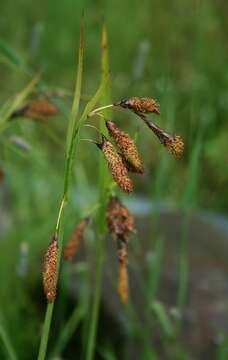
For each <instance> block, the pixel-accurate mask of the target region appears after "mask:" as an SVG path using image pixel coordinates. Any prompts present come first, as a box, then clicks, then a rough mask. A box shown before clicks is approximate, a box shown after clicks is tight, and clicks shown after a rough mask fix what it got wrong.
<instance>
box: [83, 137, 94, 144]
mask: <svg viewBox="0 0 228 360" xmlns="http://www.w3.org/2000/svg"><path fill="white" fill-rule="evenodd" d="M80 141H88V142H91V143H93V144H95V141H94V140H92V139H84V138H81V139H80Z"/></svg>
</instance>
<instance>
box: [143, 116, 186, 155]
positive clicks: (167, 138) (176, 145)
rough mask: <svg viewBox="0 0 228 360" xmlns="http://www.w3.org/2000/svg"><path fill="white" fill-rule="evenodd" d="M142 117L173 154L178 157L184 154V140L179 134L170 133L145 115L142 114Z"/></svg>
mask: <svg viewBox="0 0 228 360" xmlns="http://www.w3.org/2000/svg"><path fill="white" fill-rule="evenodd" d="M140 117H141V118H142V119H143V121H144V122H145V124H146V125H147V126H148V127H149V128H150V129H151V130H152V131H153V132H154V134H155V135H156V136H157V137H158V139H159V140H160V142H161V144H162V145H164V146H165V147H166V148H167V150H168V151H169V152H170V153H171V154H173V155H175V156H177V157H180V156H181V155H182V154H183V152H184V142H183V140H182V138H181V137H180V136H179V135H173V134H169V133H168V132H166V131H164V130H163V129H161V128H160V127H159V126H158V125H156V124H155V123H154V122H153V121H151V120H148V119H147V118H146V117H145V116H142V115H141V116H140Z"/></svg>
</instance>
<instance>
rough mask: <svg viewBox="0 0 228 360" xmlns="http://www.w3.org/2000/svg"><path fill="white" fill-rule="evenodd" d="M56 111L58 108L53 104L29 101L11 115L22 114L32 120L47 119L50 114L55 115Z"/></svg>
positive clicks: (17, 115) (14, 116)
mask: <svg viewBox="0 0 228 360" xmlns="http://www.w3.org/2000/svg"><path fill="white" fill-rule="evenodd" d="M57 112H58V109H57V107H56V106H55V105H54V104H51V103H41V102H33V101H31V102H29V103H28V104H26V105H25V106H23V107H21V108H19V109H17V110H16V111H15V112H14V113H13V114H12V116H11V117H12V118H16V117H19V116H23V117H26V118H31V119H34V120H40V121H47V120H48V118H49V117H50V116H53V115H56V114H57Z"/></svg>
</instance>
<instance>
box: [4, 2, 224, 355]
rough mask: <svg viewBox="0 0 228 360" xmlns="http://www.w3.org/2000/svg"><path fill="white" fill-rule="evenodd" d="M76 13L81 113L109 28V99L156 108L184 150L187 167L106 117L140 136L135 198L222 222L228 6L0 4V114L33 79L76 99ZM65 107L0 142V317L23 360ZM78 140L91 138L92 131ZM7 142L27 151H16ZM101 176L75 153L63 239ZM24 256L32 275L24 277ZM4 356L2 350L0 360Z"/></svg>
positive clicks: (137, 129) (91, 158)
mask: <svg viewBox="0 0 228 360" xmlns="http://www.w3.org/2000/svg"><path fill="white" fill-rule="evenodd" d="M83 11H84V18H85V63H84V74H83V90H82V93H83V97H82V106H83V102H85V104H86V100H87V99H89V98H90V96H91V95H93V93H94V92H95V90H96V88H97V87H98V85H99V81H100V48H101V46H100V42H101V31H102V24H103V22H105V23H106V26H107V31H108V43H109V56H110V67H111V87H112V96H113V99H114V100H115V101H116V100H119V99H121V98H126V97H130V96H149V97H152V98H155V99H158V101H159V102H160V106H161V117H160V118H156V119H155V120H156V121H157V123H159V124H160V125H161V126H162V127H164V128H165V129H168V130H172V131H174V132H176V133H177V134H181V136H182V137H183V139H184V142H185V148H186V149H185V155H184V157H183V158H182V159H181V160H176V159H173V158H172V157H171V156H170V155H168V154H167V153H166V151H165V149H163V148H161V147H160V145H159V143H158V142H157V140H156V139H154V138H153V136H152V134H151V133H150V132H149V131H148V130H147V129H146V128H145V127H144V126H142V123H140V121H139V120H138V119H136V117H135V116H134V115H131V114H130V113H126V112H124V111H115V112H114V119H115V120H116V121H117V122H118V124H119V125H121V124H122V125H121V126H122V127H123V128H125V129H128V131H129V132H130V133H131V134H132V135H135V134H136V133H137V142H138V146H139V149H140V151H141V153H142V155H143V158H144V161H145V165H146V173H145V175H144V176H143V177H141V178H138V177H135V178H134V185H135V193H136V194H137V195H140V196H143V197H145V198H148V199H150V198H152V199H154V198H156V199H161V200H162V201H167V202H172V203H174V204H175V206H176V207H179V208H183V207H184V208H186V207H191V208H201V209H210V210H212V211H218V212H222V213H224V214H227V212H228V187H227V183H228V166H227V165H228V152H227V136H228V124H227V115H228V67H227V64H228V43H227V35H228V22H227V13H228V3H227V1H225V0H218V1H212V0H207V1H200V0H186V1H183V0H182V1H181V0H174V1H169V0H150V1H149V0H144V1H141V2H139V1H135V0H131V1H130V0H125V1H119V0H115V1H114V0H110V1H101V0H100V1H99V0H97V1H88V0H87V1H81V0H77V1H73V0H65V1H64V2H63V1H59V0H56V1H50V0H46V1H39V2H32V1H28V0H18V1H16V2H15V1H12V0H9V1H6V0H2V1H1V18H0V74H1V88H0V104H1V107H3V106H4V104H6V103H7V102H8V101H9V102H10V101H11V100H12V98H13V97H14V96H15V95H16V94H17V93H19V92H20V91H21V90H22V89H23V88H24V87H25V86H26V84H27V83H28V82H29V81H30V79H31V77H33V76H35V75H36V74H38V73H41V78H42V80H43V81H44V82H45V84H46V86H47V88H46V89H50V90H54V89H56V88H60V89H66V90H67V91H68V92H69V93H71V92H73V86H74V81H75V68H76V60H77V51H78V45H79V27H80V18H81V15H82V13H83ZM35 96H36V95H34V94H33V98H34V97H35ZM71 100H72V99H71V96H70V95H69V96H66V97H64V98H63V99H60V100H59V101H60V104H61V109H62V112H61V114H59V115H58V116H57V117H56V118H54V119H51V120H50V122H49V123H48V124H45V125H44V124H40V123H37V122H32V121H31V122H30V121H28V120H23V119H22V120H21V121H20V122H19V121H18V122H16V121H15V122H14V123H12V124H11V125H10V126H9V127H8V128H7V129H6V130H5V131H4V132H2V134H0V140H1V142H0V168H1V169H2V170H3V171H4V173H5V177H4V181H3V182H2V183H1V184H0V191H1V193H0V195H1V205H0V214H1V219H0V226H2V230H1V228H0V236H1V239H0V248H1V250H0V304H1V314H0V315H1V316H2V324H5V325H6V327H7V331H8V333H9V334H10V337H12V339H13V343H14V346H15V348H16V349H17V352H18V353H19V355H20V357H19V358H21V359H32V358H35V355H36V353H37V347H38V344H39V336H38V334H40V326H41V323H42V321H43V314H44V311H45V300H44V299H43V295H42V288H41V284H40V276H41V270H40V269H41V267H42V258H43V252H44V249H46V246H47V243H48V241H49V239H50V237H51V234H52V230H53V226H54V224H55V219H56V216H57V212H58V205H59V202H60V196H61V191H62V181H63V170H64V139H65V132H66V126H67V116H66V115H67V114H68V113H69V111H70V107H71ZM102 105H103V104H102ZM84 134H85V136H84V137H91V138H96V133H95V132H93V131H91V130H90V131H89V130H86V131H85V133H84ZM15 135H16V136H20V137H21V138H23V141H24V142H25V143H26V144H28V146H29V149H30V150H29V151H24V150H23V149H21V148H18V147H17V146H15V145H13V144H12V141H11V140H12V136H15ZM10 139H11V140H10ZM97 164H98V154H97V152H96V151H95V150H94V148H93V145H92V144H89V143H86V142H83V143H81V144H80V154H79V162H78V164H77V169H76V168H75V176H74V183H73V189H72V201H71V204H70V207H69V210H68V215H69V216H68V219H69V221H67V224H66V236H67V235H68V234H69V233H70V231H71V229H72V226H74V224H75V222H76V221H77V219H78V218H79V217H80V216H81V215H83V214H84V213H86V211H88V210H89V209H90V207H91V206H92V205H93V203H94V201H95V199H96V188H97V176H94V174H96V172H97V168H98V166H97ZM77 194H80V195H78V196H77ZM1 223H2V224H1ZM24 253H25V254H27V253H28V254H29V263H28V264H27V265H25V267H26V269H27V267H28V269H27V270H25V272H26V271H27V273H26V275H25V274H24V273H23V271H22V275H21V273H20V271H21V270H18V269H21V264H20V261H22V260H21V257H23V254H24ZM18 254H19V255H18ZM21 254H22V255H21ZM26 256H27V255H26ZM26 256H25V258H26ZM26 261H27V260H26ZM22 267H23V266H22ZM58 321H59V322H60V323H61V319H58V315H57V323H58ZM56 326H57V325H56ZM1 351H2V353H1ZM4 354H5V352H4V350H3V349H2V350H1V346H0V357H1V359H4V358H5V357H4V356H5V355H4ZM6 358H7V357H6ZM66 358H67V359H68V357H66ZM145 358H146V357H145ZM69 359H70V357H69ZM110 359H111V358H110Z"/></svg>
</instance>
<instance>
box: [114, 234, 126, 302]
mask: <svg viewBox="0 0 228 360" xmlns="http://www.w3.org/2000/svg"><path fill="white" fill-rule="evenodd" d="M117 255H118V259H119V277H118V292H119V296H120V300H121V302H122V303H123V304H126V303H127V302H128V297H129V286H128V268H127V267H128V254H127V243H126V241H123V240H122V239H120V238H119V239H117Z"/></svg>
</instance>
